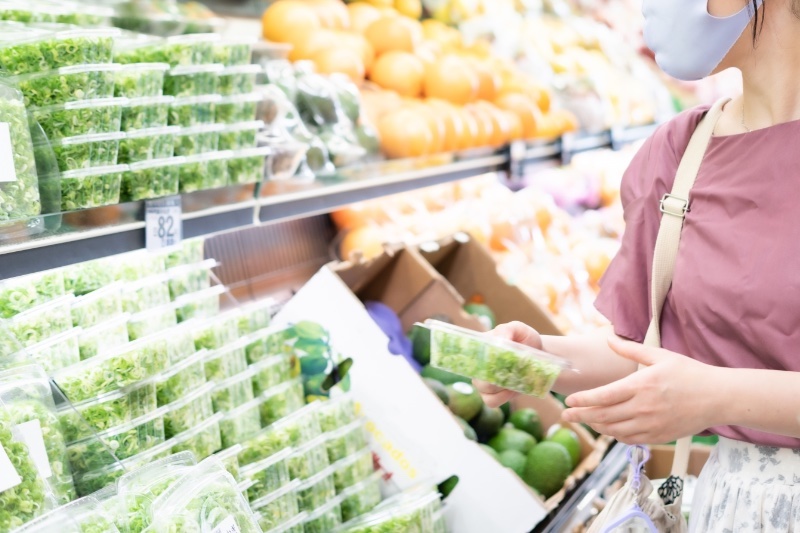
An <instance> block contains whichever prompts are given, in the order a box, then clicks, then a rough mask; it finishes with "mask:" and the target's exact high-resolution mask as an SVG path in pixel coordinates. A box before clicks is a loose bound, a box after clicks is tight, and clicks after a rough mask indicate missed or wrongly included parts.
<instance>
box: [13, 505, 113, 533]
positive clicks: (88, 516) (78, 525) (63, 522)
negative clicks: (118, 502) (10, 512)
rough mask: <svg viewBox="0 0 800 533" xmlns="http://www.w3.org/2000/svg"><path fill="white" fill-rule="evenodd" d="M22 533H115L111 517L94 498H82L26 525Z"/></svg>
mask: <svg viewBox="0 0 800 533" xmlns="http://www.w3.org/2000/svg"><path fill="white" fill-rule="evenodd" d="M20 531H24V533H50V532H52V531H58V532H59V533H112V532H113V533H116V532H117V528H116V527H115V526H114V523H113V521H112V517H111V516H110V515H108V514H107V513H106V512H105V510H104V508H103V507H102V506H101V505H100V502H98V501H97V500H96V499H95V498H93V497H92V498H82V499H80V500H76V501H74V502H71V503H69V504H67V505H64V506H62V507H58V508H56V509H54V510H52V511H50V512H49V513H47V514H46V515H43V516H41V517H39V518H37V519H36V520H35V521H33V522H30V523H29V524H27V525H26V526H25V527H24V528H23V529H21V530H20Z"/></svg>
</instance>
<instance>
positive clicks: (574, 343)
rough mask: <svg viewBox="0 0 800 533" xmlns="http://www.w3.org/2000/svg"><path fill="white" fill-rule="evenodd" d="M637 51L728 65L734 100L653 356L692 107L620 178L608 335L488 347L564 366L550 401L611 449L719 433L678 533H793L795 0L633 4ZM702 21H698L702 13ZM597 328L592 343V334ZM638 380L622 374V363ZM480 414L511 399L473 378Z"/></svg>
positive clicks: (522, 335)
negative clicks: (670, 216)
mask: <svg viewBox="0 0 800 533" xmlns="http://www.w3.org/2000/svg"><path fill="white" fill-rule="evenodd" d="M643 4H644V6H643V13H644V16H645V40H646V41H647V43H648V45H649V46H650V48H651V49H653V51H654V52H655V54H656V59H657V61H658V63H659V65H660V66H661V67H662V68H663V69H664V70H665V71H666V72H667V73H669V74H671V75H673V76H675V77H679V78H682V79H685V80H691V79H699V78H702V77H705V76H708V75H710V74H711V73H712V72H718V71H721V70H724V69H727V68H730V67H734V68H738V69H739V70H741V72H742V75H743V81H744V85H743V87H744V90H743V94H742V95H740V96H738V97H736V98H734V99H733V100H732V101H730V102H729V103H728V104H727V105H726V106H725V108H724V111H723V114H722V117H721V118H720V120H719V122H718V124H717V127H716V129H715V132H714V137H713V138H712V139H711V141H710V144H709V147H708V150H707V151H706V154H705V157H704V159H703V164H702V166H701V168H700V172H699V174H698V177H697V181H696V183H695V185H694V188H693V189H692V192H691V195H690V211H689V212H688V213H687V215H686V218H685V221H684V226H683V232H682V236H681V245H680V251H679V253H678V259H677V264H676V268H675V274H674V278H673V283H672V288H671V290H670V293H669V294H668V297H667V301H666V304H665V305H664V310H663V312H662V316H661V331H662V346H663V349H654V348H645V347H644V346H642V345H641V344H639V343H641V342H642V340H643V338H644V336H645V333H646V330H647V326H648V322H649V321H650V316H649V302H648V297H649V279H650V271H651V267H652V255H653V250H654V246H655V239H656V234H657V231H658V227H659V222H660V217H661V214H660V212H659V209H658V206H659V200H660V199H661V197H662V196H663V195H664V194H665V193H667V192H669V191H670V189H671V187H672V183H673V180H674V176H675V172H676V169H677V166H678V163H679V161H680V159H681V157H682V155H683V151H684V150H685V148H686V145H687V143H688V141H689V138H690V136H691V134H692V133H693V131H694V129H695V127H696V125H697V123H698V122H699V120H700V119H701V118H702V116H703V115H704V113H705V111H706V110H707V109H708V108H707V107H702V108H698V109H693V110H690V111H688V112H686V113H683V114H681V115H679V116H678V117H676V118H675V119H674V120H672V121H671V122H669V123H668V124H665V125H664V126H662V127H661V128H659V130H658V131H657V132H656V133H655V134H654V135H653V137H652V138H651V139H649V140H648V141H647V143H646V144H645V145H644V146H643V147H642V149H641V150H640V151H639V153H638V154H637V155H636V157H635V158H634V160H633V162H632V163H631V166H630V168H629V169H628V171H627V172H626V174H625V177H624V179H623V183H622V202H623V206H624V208H625V218H626V222H627V230H626V233H625V236H624V239H623V243H622V247H621V250H620V252H619V255H618V256H617V258H616V259H615V260H614V261H613V263H612V264H611V266H610V267H609V270H608V272H607V273H606V275H605V277H604V278H603V282H602V289H601V291H600V295H599V297H598V300H597V302H596V305H597V307H598V309H599V310H600V311H601V312H602V313H603V314H604V315H605V316H606V317H607V318H608V319H609V320H610V321H611V323H612V324H613V328H609V329H608V330H604V331H598V332H597V333H596V334H593V335H587V336H570V337H548V336H540V335H539V334H538V333H537V332H536V331H534V330H533V329H531V328H529V327H527V326H525V325H522V324H519V323H512V324H505V325H502V326H500V327H498V328H497V329H496V330H495V332H496V334H497V335H499V336H502V337H506V338H509V339H511V340H514V341H517V342H522V343H525V344H528V345H531V346H534V347H540V348H543V349H544V350H546V351H548V352H552V353H554V354H558V355H560V356H562V357H564V358H567V359H569V360H571V361H572V363H573V365H574V366H575V367H576V368H577V369H578V370H580V372H579V373H571V372H567V373H565V374H564V375H563V376H562V377H561V378H560V379H559V381H558V382H557V384H556V390H557V391H559V392H562V393H564V394H570V396H569V397H568V398H567V405H568V406H569V407H570V409H567V410H566V411H565V412H564V419H566V420H568V421H570V422H583V423H586V424H589V425H590V426H592V427H593V428H594V429H595V430H597V431H598V432H600V433H603V434H606V435H611V436H613V437H615V438H617V439H618V440H620V441H622V442H624V443H628V444H656V443H665V442H669V441H673V440H675V439H677V438H678V437H683V436H688V435H694V434H698V433H701V432H704V431H710V432H711V433H714V434H717V435H719V436H720V444H719V445H718V446H717V448H716V450H715V452H714V453H713V454H712V457H711V459H710V460H709V462H708V464H707V465H706V467H705V468H704V470H703V473H702V475H701V476H700V481H699V487H698V490H697V492H696V494H695V498H694V502H693V509H692V515H691V524H690V530H691V531H697V532H720V533H721V532H756V531H770V532H788V531H798V530H800V242H798V239H797V238H796V235H797V231H798V230H797V228H800V202H799V201H798V200H799V198H798V196H799V195H798V192H800V150H798V149H797V148H796V147H795V146H793V143H794V142H795V141H796V140H797V139H800V18H799V17H800V0H763V3H762V2H761V1H758V0H757V1H752V2H751V1H746V0H708V1H707V0H644V2H643ZM706 9H707V10H708V11H706ZM611 333H615V334H616V335H612V336H610V337H609V334H611ZM639 364H643V365H644V366H645V367H646V368H644V369H643V370H641V371H639V372H635V370H636V369H637V365H639ZM477 385H478V388H479V389H480V391H481V393H482V394H483V396H484V399H485V401H486V402H487V404H489V405H491V406H497V405H500V404H503V403H505V402H506V401H508V400H509V399H511V398H512V397H513V396H514V394H515V393H512V392H509V391H504V390H500V389H498V388H497V387H494V386H491V385H488V384H485V383H478V384H477Z"/></svg>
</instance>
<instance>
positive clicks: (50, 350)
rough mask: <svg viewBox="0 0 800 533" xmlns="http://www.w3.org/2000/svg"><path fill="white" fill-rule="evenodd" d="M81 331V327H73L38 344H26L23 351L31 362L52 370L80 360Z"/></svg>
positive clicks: (49, 370)
mask: <svg viewBox="0 0 800 533" xmlns="http://www.w3.org/2000/svg"><path fill="white" fill-rule="evenodd" d="M82 333H83V330H82V329H81V328H73V329H71V330H69V331H67V332H66V333H62V334H60V335H56V336H54V337H50V338H49V339H47V340H46V341H43V342H40V343H39V344H34V345H33V346H28V347H27V348H26V349H25V351H26V352H27V353H28V355H29V356H30V357H31V359H32V361H33V362H35V363H36V364H38V365H41V366H42V368H44V369H45V370H46V371H47V372H52V371H55V370H58V369H59V368H64V367H67V366H69V365H74V364H75V363H78V362H80V360H81V353H80V348H79V346H78V337H79V336H80V335H81V334H82Z"/></svg>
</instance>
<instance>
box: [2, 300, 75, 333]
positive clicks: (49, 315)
mask: <svg viewBox="0 0 800 533" xmlns="http://www.w3.org/2000/svg"><path fill="white" fill-rule="evenodd" d="M74 299H75V298H74V296H73V295H72V294H68V295H66V296H62V297H60V298H57V299H55V300H51V301H50V302H47V303H45V304H43V305H40V306H38V307H34V308H31V309H28V310H27V311H24V312H22V313H20V314H18V315H15V316H13V317H12V318H10V319H9V320H8V323H7V327H8V330H9V331H10V332H11V333H12V334H13V335H14V336H15V337H16V338H17V340H18V341H19V342H20V343H21V344H22V345H23V346H32V345H34V344H37V343H39V342H42V341H44V340H46V339H48V338H49V337H52V336H54V335H58V334H59V333H64V332H65V331H68V330H70V329H72V313H71V309H72V302H73V300H74Z"/></svg>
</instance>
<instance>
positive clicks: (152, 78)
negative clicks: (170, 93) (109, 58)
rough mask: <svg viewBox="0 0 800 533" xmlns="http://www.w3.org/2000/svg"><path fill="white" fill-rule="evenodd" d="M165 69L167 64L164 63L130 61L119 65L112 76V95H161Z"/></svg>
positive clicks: (137, 96)
mask: <svg viewBox="0 0 800 533" xmlns="http://www.w3.org/2000/svg"><path fill="white" fill-rule="evenodd" d="M167 70H169V65H168V64H166V63H131V64H128V65H124V66H122V67H119V69H118V70H117V72H116V74H115V78H114V79H115V87H114V96H124V97H125V98H144V97H148V96H161V94H162V91H163V88H164V75H165V73H166V72H167Z"/></svg>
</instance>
